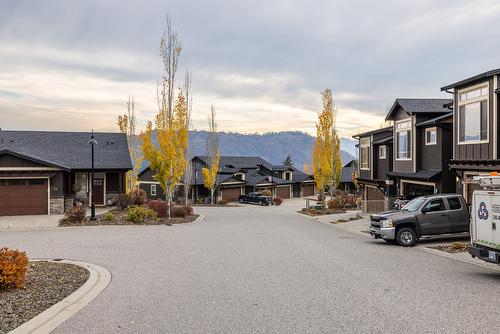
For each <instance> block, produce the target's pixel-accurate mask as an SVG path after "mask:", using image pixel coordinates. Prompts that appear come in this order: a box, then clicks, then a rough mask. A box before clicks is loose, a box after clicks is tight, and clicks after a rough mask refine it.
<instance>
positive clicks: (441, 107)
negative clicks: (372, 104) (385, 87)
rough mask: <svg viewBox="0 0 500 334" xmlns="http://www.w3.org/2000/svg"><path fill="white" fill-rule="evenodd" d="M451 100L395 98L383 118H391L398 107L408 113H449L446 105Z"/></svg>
mask: <svg viewBox="0 0 500 334" xmlns="http://www.w3.org/2000/svg"><path fill="white" fill-rule="evenodd" d="M452 102H453V100H451V99H396V101H394V103H393V105H392V107H391V109H390V110H389V112H388V113H387V116H386V117H385V119H386V120H391V119H392V115H393V113H394V111H396V110H397V109H398V107H401V108H403V109H404V110H405V111H406V112H407V113H408V114H410V115H413V114H418V113H449V112H450V109H448V107H447V105H449V104H450V103H452Z"/></svg>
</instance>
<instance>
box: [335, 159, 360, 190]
mask: <svg viewBox="0 0 500 334" xmlns="http://www.w3.org/2000/svg"><path fill="white" fill-rule="evenodd" d="M357 172H358V160H351V161H349V162H348V163H346V164H345V165H344V167H342V176H341V177H340V184H339V189H340V190H343V191H347V192H351V193H352V192H355V191H356V187H355V186H354V177H355V175H356V173H357Z"/></svg>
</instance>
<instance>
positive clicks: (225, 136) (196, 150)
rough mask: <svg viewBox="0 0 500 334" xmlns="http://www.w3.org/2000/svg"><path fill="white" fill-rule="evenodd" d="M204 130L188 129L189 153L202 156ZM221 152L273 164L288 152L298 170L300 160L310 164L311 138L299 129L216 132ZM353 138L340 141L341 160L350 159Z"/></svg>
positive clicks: (282, 158)
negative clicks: (261, 131)
mask: <svg viewBox="0 0 500 334" xmlns="http://www.w3.org/2000/svg"><path fill="white" fill-rule="evenodd" d="M207 135H208V132H206V131H191V132H190V142H191V152H192V154H193V155H205V154H206V152H207V149H206V138H207ZM219 142H220V149H221V154H222V155H241V156H260V157H262V158H264V159H265V160H267V161H269V162H270V163H273V164H280V163H282V162H283V160H285V158H286V156H287V155H288V154H290V155H291V157H292V161H293V162H294V165H295V167H296V168H298V169H302V167H303V165H304V163H308V164H310V163H311V149H312V147H313V143H314V137H312V136H310V135H308V134H306V133H303V132H299V131H284V132H272V133H265V134H240V133H227V132H220V133H219ZM354 145H355V141H354V140H351V139H347V138H342V140H341V149H342V151H341V158H342V161H343V162H344V163H347V162H349V161H350V160H351V159H354V155H355V152H356V150H355V146H354Z"/></svg>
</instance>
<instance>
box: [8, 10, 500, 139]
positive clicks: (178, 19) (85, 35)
mask: <svg viewBox="0 0 500 334" xmlns="http://www.w3.org/2000/svg"><path fill="white" fill-rule="evenodd" d="M167 13H168V14H169V15H170V17H171V19H172V22H173V26H174V28H175V30H176V31H177V33H178V35H179V38H180V39H181V41H182V45H183V54H182V56H181V66H182V69H181V71H182V72H183V71H184V69H185V68H189V69H190V70H191V71H192V77H193V79H192V80H193V127H194V128H196V129H205V128H207V125H206V123H207V121H206V119H207V114H208V111H209V106H210V105H211V104H214V105H215V106H216V108H217V112H218V114H217V116H218V123H219V128H220V130H225V131H238V132H267V131H280V130H301V131H306V132H309V133H311V134H313V133H314V124H315V121H316V115H317V112H318V111H319V110H320V109H321V96H320V93H319V92H320V91H321V90H322V89H323V88H325V87H330V88H331V89H332V90H333V94H334V99H335V101H336V103H337V107H338V121H337V125H338V127H339V129H340V131H341V135H342V136H345V137H350V136H351V135H352V134H354V133H356V132H358V131H360V130H362V131H363V130H368V129H372V128H373V127H377V126H379V125H380V124H381V123H382V122H383V118H384V115H385V113H386V111H387V109H388V107H389V106H390V105H391V104H392V103H393V101H394V99H395V98H397V97H448V96H447V94H446V93H441V92H440V90H439V88H440V87H441V86H443V85H445V84H448V83H451V82H454V81H458V80H460V79H463V78H465V77H468V76H471V75H474V74H477V73H480V72H482V71H486V70H489V69H493V68H497V67H500V60H499V59H500V58H499V55H500V43H499V41H500V38H499V37H500V30H499V29H498V18H499V17H500V1H496V0H475V1H470V0H463V1H461V0H436V1H431V0H419V1H411V2H409V1H400V0H398V1H373V0H365V1H361V0H350V1H332V0H322V1H319V0H318V1H314V0H309V1H299V0H294V1H273V0H267V1H256V0H254V1H218V0H211V1H204V0H198V1H189V0H179V1H174V0H170V1H126V0H122V1H91V0H85V1H83V0H82V1H68V0H60V1H48V0H44V1H35V0H33V1H21V0H16V1H10V0H0V127H2V128H4V129H47V130H61V129H64V130H89V129H92V128H93V129H96V130H107V131H109V130H111V131H115V130H116V121H115V120H116V117H117V116H118V115H119V114H121V113H124V112H126V101H127V97H128V96H129V95H134V96H135V99H136V112H137V114H138V120H139V124H138V125H139V127H143V126H144V124H145V122H146V121H147V120H149V119H152V117H153V116H154V114H155V113H156V101H155V96H156V81H157V80H158V79H159V78H160V77H161V74H162V72H161V62H160V58H159V55H158V54H159V52H158V51H159V41H160V37H161V34H162V31H163V28H164V24H165V16H166V14H167ZM179 84H180V82H179Z"/></svg>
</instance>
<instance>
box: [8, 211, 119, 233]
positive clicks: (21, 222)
mask: <svg viewBox="0 0 500 334" xmlns="http://www.w3.org/2000/svg"><path fill="white" fill-rule="evenodd" d="M110 209H111V208H97V209H96V214H97V215H100V214H103V213H106V212H108V211H109V210H110ZM87 216H90V211H88V210H87ZM63 217H64V215H32V216H30V215H28V216H0V233H1V231H2V230H4V229H7V230H10V229H15V230H17V229H20V230H26V229H39V228H55V227H57V226H58V225H59V220H61V218H63Z"/></svg>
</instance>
